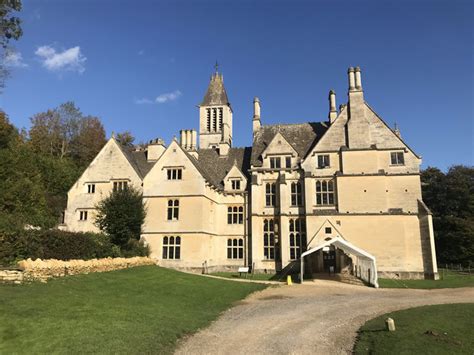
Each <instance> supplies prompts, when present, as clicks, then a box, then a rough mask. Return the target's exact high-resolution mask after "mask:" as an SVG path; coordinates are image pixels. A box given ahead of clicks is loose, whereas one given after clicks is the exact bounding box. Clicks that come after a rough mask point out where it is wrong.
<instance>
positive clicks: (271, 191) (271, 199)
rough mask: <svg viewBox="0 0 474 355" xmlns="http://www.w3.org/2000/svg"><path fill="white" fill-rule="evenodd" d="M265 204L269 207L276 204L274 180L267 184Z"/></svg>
mask: <svg viewBox="0 0 474 355" xmlns="http://www.w3.org/2000/svg"><path fill="white" fill-rule="evenodd" d="M265 205H266V206H267V207H273V206H275V205H276V184H275V183H274V182H272V183H267V184H265Z"/></svg>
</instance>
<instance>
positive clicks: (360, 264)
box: [300, 237, 379, 287]
mask: <svg viewBox="0 0 474 355" xmlns="http://www.w3.org/2000/svg"><path fill="white" fill-rule="evenodd" d="M331 245H333V246H334V247H336V248H339V249H341V250H342V251H344V252H345V253H347V254H350V255H352V256H354V257H355V260H353V264H354V266H355V270H356V276H357V277H359V278H360V279H361V280H363V281H365V282H367V283H368V284H370V285H372V286H374V287H379V284H378V278H377V263H376V261H375V257H374V256H373V255H371V254H369V253H367V252H366V251H364V250H362V249H360V248H357V247H356V246H355V245H352V244H351V243H349V242H348V241H347V240H345V239H343V238H341V237H335V238H332V239H329V240H327V241H325V242H324V243H321V244H319V245H317V246H316V247H314V248H311V249H309V250H307V251H305V252H304V253H303V254H301V259H300V260H301V269H300V270H301V271H300V272H301V276H300V280H301V282H303V273H304V258H305V256H307V255H310V254H312V253H314V252H317V251H318V250H321V249H323V248H327V247H329V246H331Z"/></svg>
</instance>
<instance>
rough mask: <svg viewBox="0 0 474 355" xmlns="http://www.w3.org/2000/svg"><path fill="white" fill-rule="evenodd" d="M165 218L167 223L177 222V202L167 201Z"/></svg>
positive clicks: (175, 200) (174, 200) (176, 200)
mask: <svg viewBox="0 0 474 355" xmlns="http://www.w3.org/2000/svg"><path fill="white" fill-rule="evenodd" d="M166 218H167V220H168V221H178V220H179V200H178V199H170V200H168V208H167V214H166Z"/></svg>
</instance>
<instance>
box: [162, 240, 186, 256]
mask: <svg viewBox="0 0 474 355" xmlns="http://www.w3.org/2000/svg"><path fill="white" fill-rule="evenodd" d="M162 258H163V259H166V260H179V259H181V237H180V236H179V235H178V236H164V237H163V250H162Z"/></svg>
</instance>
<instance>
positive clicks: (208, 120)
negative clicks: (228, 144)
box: [206, 108, 211, 132]
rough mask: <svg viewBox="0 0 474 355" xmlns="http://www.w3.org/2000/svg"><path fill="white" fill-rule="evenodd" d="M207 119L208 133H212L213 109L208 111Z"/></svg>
mask: <svg viewBox="0 0 474 355" xmlns="http://www.w3.org/2000/svg"><path fill="white" fill-rule="evenodd" d="M206 118H207V127H206V128H207V131H208V132H210V131H211V109H210V108H208V109H206Z"/></svg>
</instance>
